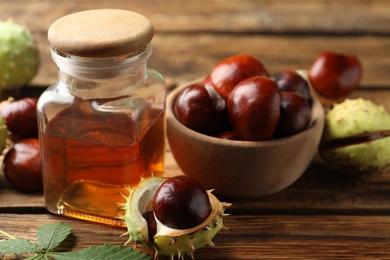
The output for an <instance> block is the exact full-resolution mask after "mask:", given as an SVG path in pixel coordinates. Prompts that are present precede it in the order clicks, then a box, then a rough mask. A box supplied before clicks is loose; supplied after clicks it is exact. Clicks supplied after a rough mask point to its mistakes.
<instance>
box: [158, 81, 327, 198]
mask: <svg viewBox="0 0 390 260" xmlns="http://www.w3.org/2000/svg"><path fill="white" fill-rule="evenodd" d="M201 81H202V79H197V80H195V81H192V82H189V83H186V84H184V85H182V86H179V87H178V88H176V89H174V90H173V91H172V92H171V93H170V94H169V95H168V97H167V111H166V127H167V140H168V143H169V146H170V149H171V151H172V154H173V157H174V159H175V160H176V162H177V164H178V166H179V167H180V169H181V170H182V172H183V174H185V175H187V176H190V177H192V178H194V179H196V180H198V181H199V182H200V183H201V184H202V185H203V186H204V187H205V188H206V189H214V192H215V193H216V194H220V195H224V196H229V197H236V198H255V197H260V196H265V195H268V194H272V193H275V192H278V191H281V190H283V189H285V188H286V187H288V186H290V185H291V184H292V183H294V182H295V181H296V180H297V179H298V178H299V177H300V176H301V175H302V174H303V173H304V172H305V170H306V169H307V167H308V166H309V164H310V162H311V160H312V158H313V157H314V155H315V154H316V152H317V147H318V144H319V142H320V139H321V136H322V131H323V127H324V110H323V107H322V105H321V104H320V102H319V101H318V100H317V99H315V98H314V99H313V103H312V111H311V113H312V120H311V122H310V124H309V125H308V127H307V128H306V129H305V130H304V131H301V132H299V133H297V134H294V135H291V136H288V137H284V138H279V139H272V140H266V141H238V140H229V138H218V137H212V136H208V135H205V134H201V133H199V132H196V131H194V130H191V129H190V128H188V127H186V126H185V125H183V124H182V123H180V122H179V121H178V120H177V118H176V116H175V114H174V111H173V108H174V102H175V100H176V97H177V95H178V93H179V92H180V91H181V90H182V89H184V88H186V87H187V86H189V85H191V84H196V83H199V82H201ZM189 148H190V149H189Z"/></svg>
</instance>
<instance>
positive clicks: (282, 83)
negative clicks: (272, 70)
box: [272, 70, 312, 104]
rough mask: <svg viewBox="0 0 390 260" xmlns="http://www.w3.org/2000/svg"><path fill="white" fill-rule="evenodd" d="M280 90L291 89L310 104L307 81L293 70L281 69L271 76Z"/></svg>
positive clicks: (310, 98)
mask: <svg viewBox="0 0 390 260" xmlns="http://www.w3.org/2000/svg"><path fill="white" fill-rule="evenodd" d="M272 79H273V80H274V81H275V82H276V84H277V85H278V87H279V89H280V90H281V91H293V92H297V93H299V94H301V95H302V96H303V97H304V98H305V99H306V100H307V101H308V102H309V104H311V102H312V97H311V93H310V86H309V83H308V82H307V81H306V79H304V78H303V77H302V76H301V75H300V74H299V73H298V72H296V71H294V70H283V71H280V72H278V73H276V74H274V75H273V76H272Z"/></svg>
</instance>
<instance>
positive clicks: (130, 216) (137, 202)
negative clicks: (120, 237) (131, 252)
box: [122, 177, 166, 246]
mask: <svg viewBox="0 0 390 260" xmlns="http://www.w3.org/2000/svg"><path fill="white" fill-rule="evenodd" d="M165 180H166V178H163V177H152V178H148V179H145V180H143V181H142V182H141V183H140V184H138V186H137V187H136V188H134V189H130V188H128V190H129V192H130V194H129V196H128V197H125V199H126V203H125V204H124V205H123V209H124V210H125V215H124V216H123V217H122V219H123V220H124V221H125V223H126V226H127V232H126V233H125V234H124V235H129V239H128V241H127V242H126V244H127V243H130V242H136V243H138V244H141V245H143V246H151V245H152V242H151V240H150V239H149V236H148V224H147V222H146V220H145V218H144V217H143V216H142V215H143V213H145V212H146V211H147V210H150V207H151V201H152V200H153V196H154V194H155V193H156V190H157V189H158V188H159V187H160V186H161V184H162V183H163V182H164V181H165Z"/></svg>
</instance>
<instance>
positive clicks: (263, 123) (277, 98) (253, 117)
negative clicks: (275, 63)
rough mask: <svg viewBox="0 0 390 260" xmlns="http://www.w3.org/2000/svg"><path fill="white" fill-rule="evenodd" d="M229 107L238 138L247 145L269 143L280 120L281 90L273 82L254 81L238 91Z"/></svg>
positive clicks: (239, 86) (238, 86)
mask: <svg viewBox="0 0 390 260" xmlns="http://www.w3.org/2000/svg"><path fill="white" fill-rule="evenodd" d="M227 106H228V114H229V121H230V124H231V126H232V129H233V133H234V135H235V136H237V137H238V138H239V139H240V140H244V141H261V140H268V139H271V137H272V135H273V134H274V132H275V130H276V126H277V124H278V121H279V117H280V106H281V94H280V90H279V88H278V86H277V85H276V83H275V82H274V81H273V80H272V79H270V78H266V77H251V78H248V79H245V80H243V81H241V82H240V83H239V84H238V85H237V86H236V87H235V88H234V90H233V91H232V92H231V93H230V95H229V98H228V101H227Z"/></svg>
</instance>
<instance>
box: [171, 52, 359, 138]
mask: <svg viewBox="0 0 390 260" xmlns="http://www.w3.org/2000/svg"><path fill="white" fill-rule="evenodd" d="M361 71H362V69H361V65H360V62H359V60H358V59H357V58H356V57H355V56H350V55H342V54H336V53H332V52H324V53H322V54H321V55H319V56H318V57H317V58H316V59H315V61H314V63H313V65H312V67H311V68H310V71H309V75H308V78H309V80H310V83H311V85H312V86H313V88H314V89H315V90H316V91H317V92H318V93H319V94H320V95H323V96H324V97H326V98H338V97H342V96H345V95H348V94H349V93H350V92H352V91H353V90H354V89H355V88H356V87H357V86H358V84H359V83H360V78H361ZM311 93H312V92H311V88H310V84H309V82H308V80H306V78H305V77H303V76H302V75H301V74H300V73H298V72H296V71H292V70H285V71H281V72H279V73H276V74H274V75H272V76H270V74H269V72H268V71H267V69H266V68H265V66H264V64H263V63H262V62H261V61H260V60H258V59H256V58H254V57H252V56H249V55H245V54H240V55H236V56H232V57H229V58H227V59H225V60H223V61H221V62H220V63H219V64H217V65H216V66H215V67H214V68H213V70H212V71H211V73H210V75H209V76H208V77H206V78H205V79H204V80H203V81H202V82H201V83H197V84H192V85H190V86H188V87H186V88H184V89H183V90H182V91H181V92H180V93H179V94H178V97H177V99H176V100H175V103H174V113H175V116H176V117H177V119H178V120H179V121H180V122H181V123H182V124H184V125H185V126H187V127H188V128H191V129H193V130H195V131H197V132H200V133H203V134H207V135H211V136H216V137H220V138H224V139H231V140H244V141H262V140H269V139H274V138H281V137H286V136H290V135H293V134H296V133H299V132H301V131H303V130H304V129H306V128H307V126H308V125H309V124H310V121H311V105H312V101H313V100H312V94H311Z"/></svg>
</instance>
